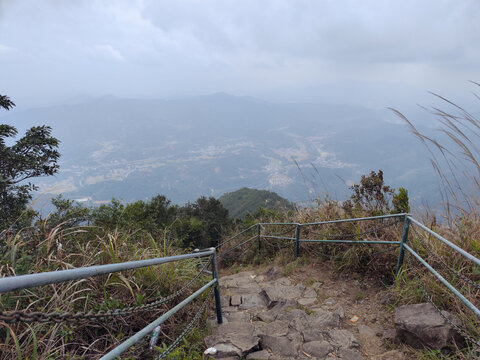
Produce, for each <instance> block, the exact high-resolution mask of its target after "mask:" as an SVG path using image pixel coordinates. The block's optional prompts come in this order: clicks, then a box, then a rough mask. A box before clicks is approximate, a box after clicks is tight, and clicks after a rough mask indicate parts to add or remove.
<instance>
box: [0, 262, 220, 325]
mask: <svg viewBox="0 0 480 360" xmlns="http://www.w3.org/2000/svg"><path fill="white" fill-rule="evenodd" d="M211 261H212V259H211V257H210V258H209V260H208V261H206V262H205V263H204V264H203V266H202V268H201V269H200V270H199V271H198V273H197V274H196V275H195V277H193V278H192V279H191V280H190V281H189V282H188V283H187V284H185V286H183V287H182V288H181V289H180V290H178V291H176V292H174V293H173V294H171V295H169V296H167V297H164V298H161V299H158V300H156V301H153V302H150V303H148V304H143V305H139V306H131V307H128V308H118V309H113V310H107V311H104V310H100V311H97V312H94V311H93V310H91V311H89V312H81V311H79V312H76V313H72V312H65V313H61V312H56V311H55V312H49V313H45V312H42V311H36V312H26V311H25V310H18V311H11V312H2V311H0V321H4V322H6V323H15V322H26V323H32V322H40V323H45V322H57V323H59V322H65V321H74V320H93V319H96V320H106V319H107V318H112V317H117V316H124V315H129V314H134V313H138V312H145V311H149V310H152V309H156V308H159V307H161V306H162V305H163V304H165V303H167V302H169V301H171V300H173V299H176V298H177V297H179V296H180V295H182V294H183V293H184V292H185V291H187V290H188V289H189V288H190V287H191V286H192V285H193V284H194V283H195V281H196V280H197V279H198V278H199V277H200V276H201V275H202V273H203V271H204V270H205V269H206V268H207V266H208V265H209V264H210V262H211Z"/></svg>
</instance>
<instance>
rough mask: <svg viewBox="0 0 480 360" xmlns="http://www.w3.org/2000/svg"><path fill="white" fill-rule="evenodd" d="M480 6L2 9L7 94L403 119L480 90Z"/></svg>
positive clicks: (261, 0) (88, 4) (317, 2)
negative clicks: (354, 108) (205, 100)
mask: <svg viewBox="0 0 480 360" xmlns="http://www.w3.org/2000/svg"><path fill="white" fill-rule="evenodd" d="M478 19H480V2H479V1H478V0H461V1H458V0H452V1H445V0H422V1H418V0H417V1H411V0H400V1H396V0H391V1H385V0H381V1H373V0H372V1H370V0H361V1H360V0H358V1H355V0H345V1H342V0H331V1H330V0H329V1H326V0H290V1H287V0H238V1H233V0H195V1H194V0H185V1H184V0H169V1H161V0H151V1H149V0H118V1H107V0H84V1H83V0H67V1H62V0H36V1H31V0H23V1H22V0H19V1H15V0H0V94H6V95H9V96H10V97H11V98H12V99H13V100H14V101H15V102H16V103H17V105H18V106H21V107H23V106H27V107H28V106H36V105H45V104H50V103H55V102H61V101H65V100H67V99H70V98H75V97H78V96H104V95H114V96H119V97H136V98H174V97H183V96H193V95H203V94H210V93H215V92H220V91H222V92H227V93H230V94H233V95H239V96H255V97H259V98H262V99H266V100H270V101H288V102H303V101H308V102H333V103H349V104H363V105H365V106H369V107H373V108H385V107H387V106H393V107H399V108H401V107H402V106H408V105H410V104H412V105H414V104H417V103H422V102H424V101H427V99H428V96H429V94H428V93H427V91H433V92H436V93H439V94H442V95H445V96H447V97H451V98H454V99H457V100H458V99H463V98H465V99H469V97H468V96H470V95H471V94H469V91H471V90H472V87H471V86H470V84H469V81H470V80H473V81H477V82H480V21H478ZM473 90H474V89H473Z"/></svg>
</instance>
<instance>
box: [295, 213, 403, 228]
mask: <svg viewBox="0 0 480 360" xmlns="http://www.w3.org/2000/svg"><path fill="white" fill-rule="evenodd" d="M408 215H409V214H405V213H401V214H390V215H381V216H369V217H363V218H354V219H341V220H329V221H320V222H313V223H305V224H299V225H300V226H312V225H323V224H338V223H346V222H355V221H366V220H378V219H388V218H396V217H405V216H408Z"/></svg>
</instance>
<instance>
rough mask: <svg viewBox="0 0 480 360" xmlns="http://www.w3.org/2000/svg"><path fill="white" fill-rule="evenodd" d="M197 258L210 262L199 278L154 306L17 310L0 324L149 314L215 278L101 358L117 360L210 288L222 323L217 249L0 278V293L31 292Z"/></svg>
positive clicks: (0, 315) (1, 314) (2, 314)
mask: <svg viewBox="0 0 480 360" xmlns="http://www.w3.org/2000/svg"><path fill="white" fill-rule="evenodd" d="M195 258H197V259H198V258H208V260H207V262H205V263H204V265H203V267H202V268H201V269H200V270H199V271H198V273H197V275H196V276H195V277H194V278H193V279H191V280H190V281H189V282H188V283H187V284H186V285H185V286H184V287H183V288H181V289H180V290H178V291H177V292H175V293H174V294H170V295H169V296H167V297H165V298H162V299H159V300H156V301H154V302H152V303H149V304H146V305H141V306H137V307H130V308H123V309H116V310H114V311H106V312H105V311H99V312H97V313H93V312H88V313H83V312H77V313H59V312H53V313H43V312H26V311H24V310H17V311H10V312H1V311H0V321H4V322H7V323H15V322H27V323H28V322H49V321H51V322H64V321H73V320H77V319H87V320H92V319H105V318H110V317H115V316H122V315H125V314H132V313H135V312H139V311H149V310H151V309H154V308H158V307H159V306H161V305H163V304H165V303H166V302H168V301H171V300H173V299H175V298H177V297H179V296H180V295H182V294H183V293H184V292H185V291H186V290H187V289H188V288H189V287H191V286H192V285H193V283H194V282H195V280H197V279H198V278H199V277H200V275H201V274H204V273H209V274H211V276H212V280H211V281H209V282H208V283H206V284H205V285H203V286H202V287H201V288H200V289H198V290H196V291H195V292H194V293H193V294H191V295H190V296H188V297H187V298H185V299H184V300H182V301H181V302H179V303H178V304H177V305H175V306H174V307H173V308H171V309H170V310H168V311H167V312H165V313H164V314H162V316H160V317H159V318H158V319H156V320H155V321H153V322H151V323H150V324H149V325H147V326H146V327H144V328H143V329H142V330H140V331H138V332H137V333H136V334H135V335H133V336H131V337H130V338H128V339H127V340H125V341H124V342H122V343H121V344H120V345H118V346H117V347H115V348H114V349H113V350H111V351H110V352H108V353H107V354H105V355H104V356H103V357H102V358H101V359H102V360H111V359H115V358H117V357H118V356H120V355H121V354H122V353H124V352H125V351H126V350H128V349H129V348H130V347H131V346H133V345H134V344H136V343H137V342H139V341H140V340H141V339H142V338H144V337H145V336H147V335H149V334H151V333H152V332H153V331H154V329H155V328H156V327H157V326H159V325H161V324H162V323H164V322H165V321H166V320H167V319H169V318H170V317H171V316H173V315H174V314H175V313H177V312H178V311H179V310H181V309H182V308H183V307H185V306H186V305H188V304H189V303H190V302H192V301H193V300H194V299H196V298H197V297H199V296H200V295H201V294H202V293H204V292H205V291H207V290H208V289H211V290H213V293H214V297H215V306H216V312H217V322H218V323H219V324H221V323H222V322H223V318H222V305H221V302H220V287H219V280H218V269H217V253H216V249H215V248H210V249H205V250H201V251H196V252H194V253H191V254H183V255H176V256H168V257H163V258H155V259H148V260H140V261H129V262H123V263H116V264H107V265H97V266H90V267H83V268H77V269H70V270H61V271H51V272H44V273H37V274H29V275H20V276H11V277H5V278H0V294H1V293H6V292H11V291H16V290H22V289H29V288H34V287H38V286H43V285H48V284H55V283H60V282H65V281H70V280H75V279H84V278H88V277H92V276H98V275H103V274H112V273H115V272H120V271H125V270H131V269H139V268H144V267H148V266H154V265H161V264H166V263H170V262H175V261H180V260H187V259H195ZM209 264H211V267H212V271H211V272H208V271H207V270H206V269H205V268H206V267H207V266H208V265H209ZM207 300H208V298H207V299H206V300H205V302H204V304H203V305H202V307H201V309H200V312H199V313H197V315H196V316H195V318H194V320H195V321H197V320H198V318H199V316H198V314H200V313H203V311H204V310H205V307H206V301H207ZM192 324H194V321H192V322H191V323H190V324H189V325H188V326H187V327H186V329H185V330H184V332H182V334H181V335H180V336H179V337H178V338H177V339H176V340H175V341H174V342H173V344H172V345H171V346H170V347H168V348H167V350H166V351H164V352H163V353H162V354H160V356H159V358H160V359H163V358H164V357H165V356H166V355H167V354H168V353H169V352H171V351H172V350H173V349H174V348H175V347H176V346H177V345H178V344H179V342H180V340H181V339H182V338H183V337H184V336H185V335H186V334H187V333H188V331H189V330H191V329H192V327H193V325H192Z"/></svg>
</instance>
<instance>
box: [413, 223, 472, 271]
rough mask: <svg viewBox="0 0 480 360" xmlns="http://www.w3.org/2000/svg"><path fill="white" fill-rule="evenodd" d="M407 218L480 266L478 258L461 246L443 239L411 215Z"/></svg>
mask: <svg viewBox="0 0 480 360" xmlns="http://www.w3.org/2000/svg"><path fill="white" fill-rule="evenodd" d="M408 219H409V220H410V221H411V222H412V223H414V224H415V225H417V226H418V227H420V228H422V229H423V230H425V231H426V232H428V233H429V234H430V235H432V236H434V237H435V238H437V239H438V240H440V241H441V242H443V243H444V244H445V245H448V246H450V247H451V248H452V249H453V250H455V251H456V252H458V253H460V254H462V255H463V256H465V257H466V258H467V259H469V260H471V261H473V262H474V263H475V264H477V265H479V266H480V259H478V258H476V257H475V256H473V255H472V254H470V253H468V252H466V251H465V250H463V249H462V248H461V247H459V246H457V245H455V244H454V243H452V242H450V241H448V240H447V239H445V238H444V237H443V236H440V235H438V234H437V233H436V232H435V231H433V230H430V229H429V228H428V227H426V226H425V225H423V224H422V223H421V222H419V221H417V220H415V219H414V218H412V217H411V216H408Z"/></svg>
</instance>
